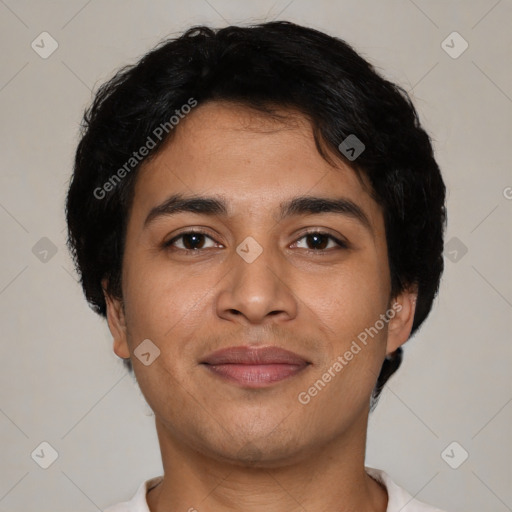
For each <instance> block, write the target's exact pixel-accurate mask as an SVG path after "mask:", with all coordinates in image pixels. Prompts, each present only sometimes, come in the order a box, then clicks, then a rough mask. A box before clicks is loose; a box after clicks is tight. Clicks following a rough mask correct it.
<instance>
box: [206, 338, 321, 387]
mask: <svg viewBox="0 0 512 512" xmlns="http://www.w3.org/2000/svg"><path fill="white" fill-rule="evenodd" d="M201 363H202V364H204V365H205V367H206V368H207V369H208V370H210V371H212V372H213V373H215V374H216V375H217V376H219V377H221V378H223V379H225V380H228V381H230V382H232V383H237V384H239V385H242V386H244V387H254V388H257V387H264V386H267V385H270V384H272V383H274V382H278V381H281V380H283V379H286V378H288V377H291V376H293V375H295V374H297V373H299V372H300V371H302V370H304V368H306V367H307V366H308V365H309V364H311V363H310V362H309V361H307V360H306V359H304V358H303V357H301V356H299V355H297V354H295V353H293V352H290V351H289V350H285V349H282V348H279V347H274V346H272V347H230V348H227V349H223V350H219V351H216V352H213V353H212V354H210V355H209V356H207V357H206V358H205V359H204V360H203V361H201Z"/></svg>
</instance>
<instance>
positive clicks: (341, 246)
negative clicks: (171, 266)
mask: <svg viewBox="0 0 512 512" xmlns="http://www.w3.org/2000/svg"><path fill="white" fill-rule="evenodd" d="M185 235H204V236H206V237H207V238H210V239H211V240H213V238H212V237H211V236H210V235H209V234H208V233H206V232H204V231H200V230H191V231H184V232H183V233H180V234H179V235H177V236H175V237H174V238H172V239H171V240H169V241H168V242H164V243H163V248H164V249H171V250H178V251H182V252H185V253H198V252H201V251H202V250H206V249H180V248H175V247H174V248H172V245H173V244H174V242H175V241H176V240H179V239H180V238H182V237H183V236H185ZM308 235H321V236H326V237H327V238H329V239H331V240H332V241H334V242H335V243H336V244H337V245H338V246H339V247H338V249H348V244H347V243H345V242H343V241H342V240H339V239H338V238H336V237H334V236H332V235H331V234H329V233H326V232H325V231H308V232H306V233H304V234H303V235H302V236H301V237H300V238H298V239H297V241H298V240H302V239H303V238H305V237H306V236H308ZM213 241H215V240H213ZM331 250H332V249H320V250H316V249H306V251H307V252H309V253H316V254H325V253H327V252H330V251H331Z"/></svg>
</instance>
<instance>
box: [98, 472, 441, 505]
mask: <svg viewBox="0 0 512 512" xmlns="http://www.w3.org/2000/svg"><path fill="white" fill-rule="evenodd" d="M365 469H366V472H367V473H368V474H369V475H370V476H371V477H372V478H373V479H374V480H376V481H377V482H379V483H381V484H382V485H384V487H385V488H386V490H387V493H388V507H387V509H386V512H443V511H442V510H440V509H438V508H436V507H431V506H430V505H426V504H425V503H422V502H420V501H418V500H415V499H414V498H413V497H412V496H411V495H410V494H409V493H408V492H407V491H405V490H404V489H402V488H401V487H399V486H398V485H396V484H395V483H394V482H393V481H392V480H391V478H390V477H389V475H387V474H386V473H385V472H384V471H381V470H380V469H373V468H368V467H367V468H365ZM162 478H163V477H162V476H157V477H154V478H151V479H149V480H146V481H145V482H142V484H141V485H140V486H139V488H138V489H137V492H136V493H135V496H134V497H133V498H132V499H131V500H130V501H123V502H122V503H118V504H117V505H113V506H111V507H109V508H107V509H106V510H105V511H104V512H150V510H149V507H148V502H147V501H146V493H147V492H148V491H149V490H150V489H152V488H153V487H155V486H157V485H158V484H159V483H160V482H161V481H162Z"/></svg>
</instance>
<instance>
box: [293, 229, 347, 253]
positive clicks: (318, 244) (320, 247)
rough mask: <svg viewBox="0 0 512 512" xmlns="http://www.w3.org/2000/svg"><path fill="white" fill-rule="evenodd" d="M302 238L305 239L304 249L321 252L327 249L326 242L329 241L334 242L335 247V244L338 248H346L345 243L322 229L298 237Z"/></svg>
mask: <svg viewBox="0 0 512 512" xmlns="http://www.w3.org/2000/svg"><path fill="white" fill-rule="evenodd" d="M302 239H306V245H307V247H306V249H308V250H310V251H313V252H322V251H326V250H329V249H328V244H329V242H330V241H332V242H334V244H335V247H336V246H337V247H338V248H347V244H345V243H344V242H342V241H341V240H338V239H337V238H335V237H334V236H332V235H330V234H329V233H324V232H322V231H311V232H309V233H306V234H305V235H303V236H302V237H301V238H299V240H302ZM296 243H298V242H296Z"/></svg>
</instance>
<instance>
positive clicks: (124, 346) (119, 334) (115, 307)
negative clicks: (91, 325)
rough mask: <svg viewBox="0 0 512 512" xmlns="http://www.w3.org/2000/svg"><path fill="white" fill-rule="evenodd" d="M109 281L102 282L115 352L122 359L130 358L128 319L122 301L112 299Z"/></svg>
mask: <svg viewBox="0 0 512 512" xmlns="http://www.w3.org/2000/svg"><path fill="white" fill-rule="evenodd" d="M107 284H108V280H107V279H106V278H105V279H103V280H102V281H101V286H102V288H103V295H104V296H105V302H106V303H107V322H108V328H109V329H110V333H111V334H112V338H114V352H115V354H116V355H117V356H118V357H120V358H122V359H127V358H129V357H130V349H129V346H128V341H127V337H126V318H125V314H124V309H123V303H122V301H121V300H119V299H116V298H113V297H111V296H110V295H109V294H108V292H107Z"/></svg>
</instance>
